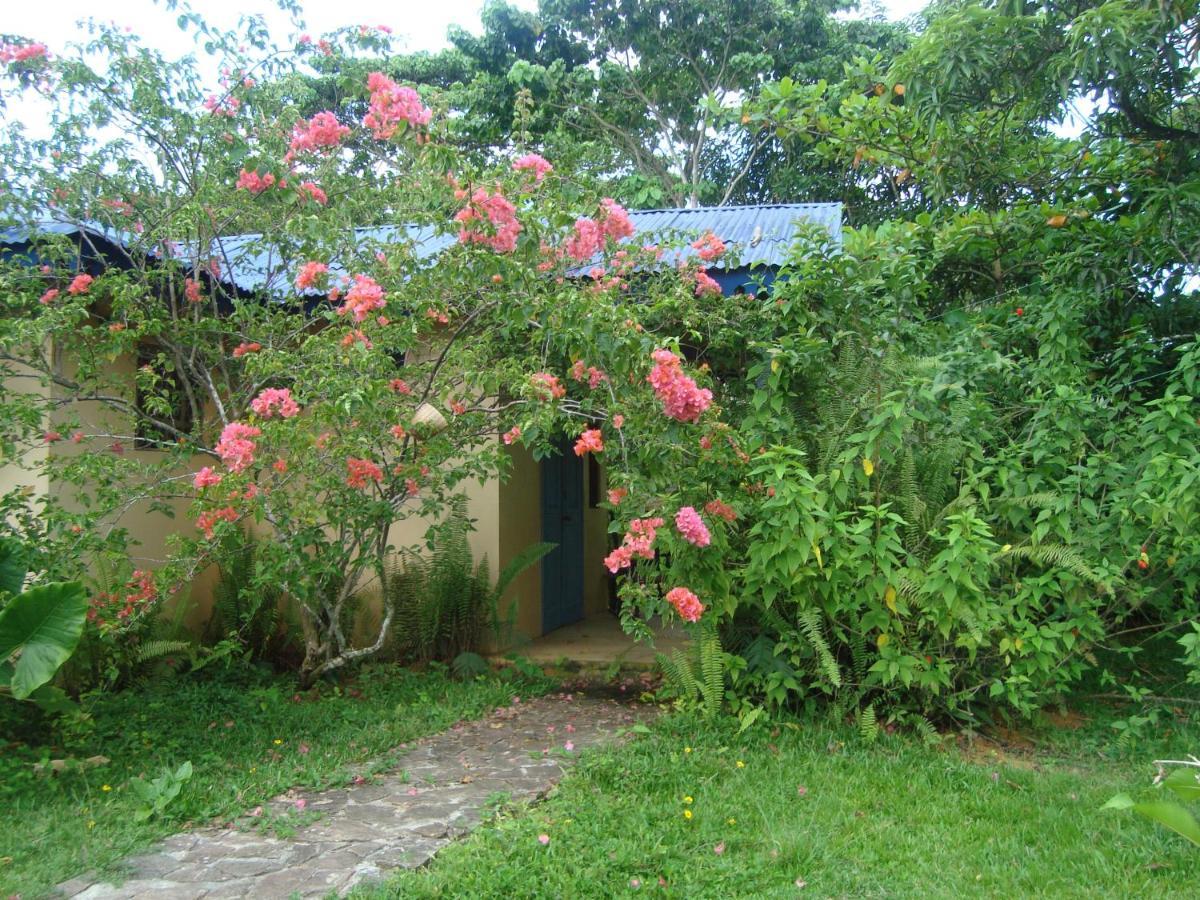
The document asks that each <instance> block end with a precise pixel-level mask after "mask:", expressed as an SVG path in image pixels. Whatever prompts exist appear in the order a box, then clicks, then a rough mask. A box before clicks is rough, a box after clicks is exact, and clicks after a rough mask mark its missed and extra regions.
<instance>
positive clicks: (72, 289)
mask: <svg viewBox="0 0 1200 900" xmlns="http://www.w3.org/2000/svg"><path fill="white" fill-rule="evenodd" d="M95 280H96V279H95V278H93V277H92V276H91V275H86V274H85V275H76V276H75V277H74V278H73V279H72V280H71V283H70V284H69V285H68V286H67V293H68V294H71V295H72V296H76V297H78V296H79V295H80V294H86V293H87V292H88V291H90V290H91V289H92V282H93V281H95Z"/></svg>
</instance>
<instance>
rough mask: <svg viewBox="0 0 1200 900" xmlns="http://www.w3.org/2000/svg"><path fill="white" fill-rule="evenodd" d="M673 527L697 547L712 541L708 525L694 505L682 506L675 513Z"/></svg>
mask: <svg viewBox="0 0 1200 900" xmlns="http://www.w3.org/2000/svg"><path fill="white" fill-rule="evenodd" d="M675 528H676V530H677V531H678V532H679V533H680V534H681V535H682V536H683V539H684V540H685V541H687V542H688V543H689V544H693V545H695V546H697V547H707V546H708V545H709V543H711V541H712V536H711V535H710V534H709V533H708V526H706V525H705V524H704V520H703V519H702V518H700V514H699V513H698V512H696V510H695V508H694V507H691V506H682V507H680V508H679V512H677V513H675Z"/></svg>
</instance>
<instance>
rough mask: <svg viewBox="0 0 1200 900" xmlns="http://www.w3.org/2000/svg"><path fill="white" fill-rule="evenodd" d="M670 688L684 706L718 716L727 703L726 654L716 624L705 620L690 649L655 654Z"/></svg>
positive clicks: (677, 649) (710, 715)
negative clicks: (667, 653)
mask: <svg viewBox="0 0 1200 900" xmlns="http://www.w3.org/2000/svg"><path fill="white" fill-rule="evenodd" d="M656 659H657V662H658V666H659V668H660V669H661V670H662V673H663V676H664V678H665V680H666V685H667V688H668V690H669V691H670V692H671V693H672V694H673V695H674V696H675V697H676V698H677V699H678V700H679V701H680V702H681V703H682V704H683V705H685V706H688V707H696V708H699V709H701V710H703V712H704V714H705V715H706V716H709V717H712V716H715V715H716V714H717V713H718V712H720V711H721V708H722V706H723V705H724V703H725V673H726V662H725V654H724V651H723V650H722V649H721V637H720V634H719V633H718V631H717V627H716V625H714V624H713V623H712V622H711V621H710V620H702V621H701V624H700V627H699V634H698V635H697V636H696V639H695V640H694V641H693V642H692V645H691V648H690V650H689V651H688V652H685V651H684V650H682V649H680V648H678V647H677V648H676V649H674V650H672V651H671V655H670V656H667V655H666V654H663V653H659V654H658V655H657V657H656Z"/></svg>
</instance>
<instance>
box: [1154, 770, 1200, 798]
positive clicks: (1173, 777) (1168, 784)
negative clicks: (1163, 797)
mask: <svg viewBox="0 0 1200 900" xmlns="http://www.w3.org/2000/svg"><path fill="white" fill-rule="evenodd" d="M1163 787H1165V788H1166V789H1167V790H1169V791H1170V792H1171V793H1173V794H1174V795H1175V796H1176V797H1178V798H1179V799H1180V800H1200V777H1197V770H1196V769H1194V768H1192V767H1191V766H1187V767H1185V768H1182V769H1176V770H1175V771H1174V772H1172V773H1171V774H1170V775H1168V776H1167V777H1166V780H1164V781H1163Z"/></svg>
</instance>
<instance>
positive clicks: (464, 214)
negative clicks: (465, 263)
mask: <svg viewBox="0 0 1200 900" xmlns="http://www.w3.org/2000/svg"><path fill="white" fill-rule="evenodd" d="M454 221H456V222H458V223H459V230H458V240H459V243H461V244H483V245H485V246H488V247H491V248H492V249H493V250H495V251H496V252H497V253H512V252H513V251H514V250H516V249H517V237H518V236H519V235H520V234H521V231H522V230H523V228H522V225H521V223H520V222H519V221H518V220H517V208H516V207H515V206H513V204H512V203H511V202H510V201H509V200H508V199H507V198H506V197H505V196H504V195H503V194H501V193H500V192H499V191H496V192H495V193H489V192H488V191H486V190H484V189H483V188H480V189H479V190H477V191H476V192H475V193H474V194H472V195H471V201H470V202H469V203H468V204H467V205H466V206H465V207H463V208H462V209H460V210H459V211H458V213H457V215H455V217H454ZM485 225H486V227H485Z"/></svg>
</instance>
